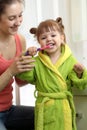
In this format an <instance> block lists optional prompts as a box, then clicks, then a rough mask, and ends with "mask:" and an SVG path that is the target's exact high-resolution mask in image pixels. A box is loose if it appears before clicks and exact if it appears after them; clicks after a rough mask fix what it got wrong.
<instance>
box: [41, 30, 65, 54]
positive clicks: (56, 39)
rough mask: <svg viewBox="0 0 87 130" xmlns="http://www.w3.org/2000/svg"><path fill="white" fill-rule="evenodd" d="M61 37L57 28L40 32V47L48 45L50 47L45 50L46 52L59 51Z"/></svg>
mask: <svg viewBox="0 0 87 130" xmlns="http://www.w3.org/2000/svg"><path fill="white" fill-rule="evenodd" d="M63 38H64V37H63V35H61V34H60V33H59V32H58V31H57V30H49V32H44V33H43V34H40V36H39V43H40V45H41V47H44V46H46V45H50V48H47V49H46V50H45V51H46V52H47V53H48V54H50V53H55V52H56V51H60V49H61V43H62V41H63Z"/></svg>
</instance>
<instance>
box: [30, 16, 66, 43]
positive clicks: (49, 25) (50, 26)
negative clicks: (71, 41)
mask: <svg viewBox="0 0 87 130" xmlns="http://www.w3.org/2000/svg"><path fill="white" fill-rule="evenodd" d="M50 30H58V32H59V33H60V34H62V35H64V42H66V37H65V33H64V25H63V24H62V18H60V17H58V18H57V19H56V20H53V19H48V20H46V21H43V22H41V23H40V24H39V26H38V27H37V28H31V29H30V33H31V34H34V35H35V36H36V37H37V40H38V41H39V36H40V34H42V33H44V32H49V31H50Z"/></svg>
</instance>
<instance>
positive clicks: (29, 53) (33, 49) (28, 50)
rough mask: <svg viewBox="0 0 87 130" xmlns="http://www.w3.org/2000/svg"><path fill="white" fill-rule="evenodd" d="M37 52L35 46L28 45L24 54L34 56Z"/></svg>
mask: <svg viewBox="0 0 87 130" xmlns="http://www.w3.org/2000/svg"><path fill="white" fill-rule="evenodd" d="M36 53H37V48H36V47H29V48H28V49H27V51H26V54H25V55H30V56H34V55H36Z"/></svg>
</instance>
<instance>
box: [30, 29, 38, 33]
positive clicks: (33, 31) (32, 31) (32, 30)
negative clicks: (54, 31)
mask: <svg viewBox="0 0 87 130" xmlns="http://www.w3.org/2000/svg"><path fill="white" fill-rule="evenodd" d="M29 32H30V33H31V34H36V33H37V28H31V29H30V30H29Z"/></svg>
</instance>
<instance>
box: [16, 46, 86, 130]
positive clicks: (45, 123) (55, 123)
mask: <svg viewBox="0 0 87 130" xmlns="http://www.w3.org/2000/svg"><path fill="white" fill-rule="evenodd" d="M61 50H62V54H61V56H60V58H59V59H58V61H57V62H56V64H52V62H51V60H50V59H49V57H48V56H47V55H46V53H45V52H39V54H38V56H36V57H35V60H36V62H35V67H34V68H33V70H31V71H29V72H24V73H22V74H19V75H18V78H20V79H22V80H26V81H28V82H29V83H31V84H34V85H35V88H36V90H35V97H36V103H35V130H76V123H75V108H74V104H73V96H72V93H71V91H70V90H71V87H73V86H74V87H77V88H79V89H84V88H85V87H87V71H86V70H84V73H83V75H82V78H80V79H79V78H78V77H77V75H76V73H75V72H74V71H73V66H74V64H75V63H77V60H76V59H75V57H74V56H73V55H72V53H71V51H70V49H69V47H68V46H67V45H66V44H65V45H64V46H62V49H61Z"/></svg>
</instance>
